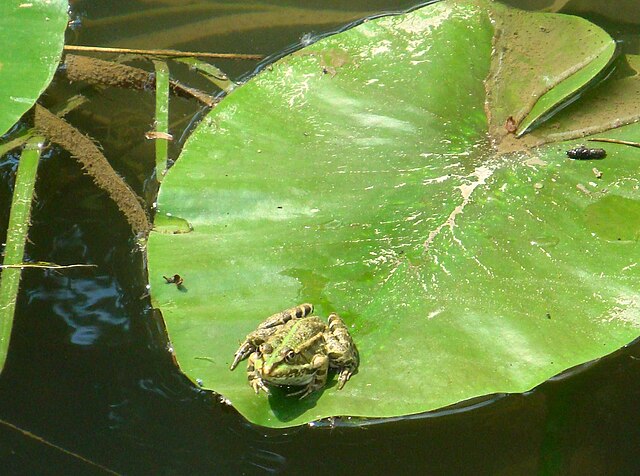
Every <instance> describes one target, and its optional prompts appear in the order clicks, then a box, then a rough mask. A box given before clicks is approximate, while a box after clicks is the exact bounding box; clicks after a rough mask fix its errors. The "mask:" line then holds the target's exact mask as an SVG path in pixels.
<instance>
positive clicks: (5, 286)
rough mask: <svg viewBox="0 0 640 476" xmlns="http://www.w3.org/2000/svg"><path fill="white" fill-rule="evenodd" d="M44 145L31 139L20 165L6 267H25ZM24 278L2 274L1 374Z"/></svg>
mask: <svg viewBox="0 0 640 476" xmlns="http://www.w3.org/2000/svg"><path fill="white" fill-rule="evenodd" d="M43 141H44V139H43V138H42V137H40V136H35V137H32V138H31V139H29V141H28V142H27V144H26V147H25V150H24V151H23V152H22V156H21V157H20V162H19V163H18V170H17V172H16V181H15V185H14V189H13V199H12V201H11V212H10V214H9V225H8V227H7V238H6V243H7V245H6V247H5V249H4V260H3V265H5V266H7V265H14V264H19V263H22V261H23V259H24V246H25V242H26V239H27V234H28V231H29V216H30V214H31V201H32V198H33V190H34V186H35V182H36V174H37V171H38V162H39V160H40V144H42V142H43ZM21 276H22V270H21V269H19V268H9V267H7V268H5V269H3V270H2V273H0V371H1V370H2V368H3V367H4V363H5V361H6V358H7V352H8V349H9V340H10V339H11V328H12V327H13V316H14V313H15V308H16V299H17V296H18V289H19V287H20V278H21Z"/></svg>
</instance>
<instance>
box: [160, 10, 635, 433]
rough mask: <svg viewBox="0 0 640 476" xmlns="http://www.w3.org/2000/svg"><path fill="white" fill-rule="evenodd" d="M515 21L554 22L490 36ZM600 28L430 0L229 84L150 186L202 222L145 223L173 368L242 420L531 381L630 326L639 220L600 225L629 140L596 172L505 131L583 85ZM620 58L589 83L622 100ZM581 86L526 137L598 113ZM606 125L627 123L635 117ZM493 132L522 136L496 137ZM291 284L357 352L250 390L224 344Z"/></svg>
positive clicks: (396, 410) (619, 132)
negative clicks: (300, 382) (303, 380)
mask: <svg viewBox="0 0 640 476" xmlns="http://www.w3.org/2000/svg"><path fill="white" fill-rule="evenodd" d="M512 21H514V22H516V23H515V26H514V25H511V24H510V22H512ZM527 24H530V25H534V26H536V25H543V26H544V27H545V28H548V25H552V26H553V30H552V31H543V30H541V29H540V28H539V27H537V28H532V29H531V30H530V31H528V33H527V36H528V39H527V41H526V42H525V43H523V44H521V45H517V47H516V46H515V45H514V46H513V47H511V48H507V49H501V51H500V55H502V60H501V61H497V60H496V57H495V56H492V51H494V50H495V48H496V45H497V44H499V43H500V41H503V39H504V38H503V39H501V38H500V35H504V34H505V32H507V31H516V30H517V29H518V28H521V27H522V25H527ZM563 32H564V34H563ZM581 32H587V33H589V34H588V35H583V36H581V40H580V42H579V43H580V46H579V47H578V42H577V41H576V35H578V34H581ZM549 35H552V36H553V38H554V41H553V42H552V43H550V44H549V45H545V41H544V38H547V37H549ZM611 43H612V42H611V40H610V39H608V37H607V36H606V34H604V33H603V32H602V31H601V30H599V29H598V28H597V27H596V26H594V25H591V24H589V23H587V22H584V21H583V20H579V19H578V20H576V19H574V18H572V17H568V16H558V17H556V16H547V15H543V16H540V14H531V13H527V14H524V13H521V12H517V13H516V12H513V11H512V10H508V9H506V8H504V7H502V6H499V5H497V4H493V3H490V2H485V1H443V2H440V3H437V4H433V5H429V6H426V7H424V8H421V9H419V10H415V11H412V12H410V13H407V14H404V15H398V16H388V17H383V18H377V19H374V20H371V21H368V22H365V23H362V24H361V25H359V26H357V27H355V28H352V29H350V30H348V31H345V32H343V33H340V34H337V35H334V36H331V37H328V38H325V39H323V40H321V41H319V42H317V43H315V44H313V45H311V46H309V47H307V48H305V49H304V50H301V51H300V52H299V53H297V54H294V55H289V56H287V57H285V58H283V59H281V60H280V61H278V62H277V63H275V64H274V65H273V66H272V67H271V68H267V69H266V70H265V71H264V72H262V73H261V74H259V75H258V76H256V77H255V78H253V79H252V80H250V81H249V82H248V83H246V84H244V85H243V86H241V87H239V88H237V89H235V90H234V91H233V93H231V94H230V95H229V96H228V97H227V98H225V99H224V100H223V101H222V102H221V103H220V104H219V106H218V107H217V108H216V109H214V110H213V111H212V112H211V113H210V115H209V117H208V118H207V120H205V121H203V122H202V123H201V124H200V126H199V127H198V129H197V130H196V131H195V132H194V134H193V136H192V137H191V138H190V139H189V141H188V143H187V144H186V146H185V148H184V150H183V153H182V156H181V158H180V159H179V160H178V161H177V163H176V164H175V165H174V167H173V168H172V169H171V170H169V172H168V173H167V176H166V178H165V180H164V182H163V184H162V187H161V190H160V195H159V198H158V206H159V214H163V213H167V212H168V213H171V214H172V215H174V216H180V217H183V218H184V219H185V220H187V221H188V222H189V223H191V224H192V226H193V231H192V232H191V233H185V234H163V233H156V232H153V233H152V234H151V237H150V239H149V243H148V253H149V276H150V284H151V292H152V299H153V301H154V303H155V305H156V306H158V307H159V308H160V309H161V310H162V313H163V316H164V318H165V321H166V324H167V328H168V331H169V335H170V338H171V341H172V344H173V348H174V349H175V352H176V357H177V360H178V362H179V364H180V367H181V369H182V370H183V371H184V372H185V373H186V374H187V375H188V376H189V377H190V378H192V379H193V380H194V381H195V380H196V379H198V380H201V381H202V383H203V385H204V387H205V388H210V389H214V390H216V391H217V392H219V393H221V394H222V395H223V396H224V397H225V398H226V399H227V400H228V401H230V402H231V403H232V404H233V405H234V407H235V408H236V409H238V411H239V412H241V413H242V414H243V415H244V416H246V417H247V418H248V419H249V420H250V421H252V422H254V423H257V424H260V425H266V426H272V427H284V426H292V425H297V424H301V423H305V422H309V421H312V420H316V419H318V418H323V417H328V416H335V415H351V416H363V417H391V416H397V415H406V414H411V413H418V412H425V411H429V410H433V409H437V408H441V407H444V406H448V405H451V404H454V403H456V402H460V401H464V400H468V399H472V398H474V397H478V396H482V395H488V394H493V393H499V392H522V391H526V390H529V389H531V388H532V387H534V386H536V385H538V384H539V383H541V382H543V381H545V380H546V379H548V378H549V377H551V376H553V375H556V374H557V373H559V372H562V371H563V370H565V369H567V368H569V367H572V366H575V365H578V364H580V363H583V362H586V361H589V360H592V359H595V358H598V357H600V356H602V355H605V354H607V353H609V352H612V351H613V350H615V349H617V348H619V347H620V346H622V345H624V344H626V343H628V342H630V341H631V340H633V339H634V338H635V337H637V335H638V333H639V329H640V304H639V303H640V294H639V293H638V285H637V283H638V282H639V280H638V278H639V277H640V276H639V273H640V272H639V271H638V270H639V268H638V267H637V266H635V261H636V253H631V252H630V251H631V250H632V249H634V247H635V246H636V241H635V240H636V238H635V236H636V235H635V232H636V230H637V228H635V224H634V222H633V220H631V221H629V222H627V223H622V221H621V220H620V223H619V226H620V227H621V228H618V225H616V227H613V228H612V229H611V230H609V229H607V230H605V229H604V228H603V226H604V225H602V220H603V219H604V217H607V216H613V215H615V214H616V213H618V216H621V214H626V213H627V212H629V210H630V209H631V208H633V207H634V206H635V205H631V203H632V202H634V203H635V201H636V200H638V199H639V198H640V197H638V192H637V190H636V188H635V187H636V177H637V175H638V172H639V171H640V170H639V169H640V160H633V157H632V154H633V153H637V152H636V151H633V152H630V149H631V148H629V147H627V148H626V149H625V148H622V147H621V146H617V147H607V152H608V156H607V158H606V159H605V160H602V161H599V162H598V168H599V169H600V170H601V171H602V178H601V179H600V180H598V179H595V178H594V175H593V171H592V169H593V163H592V162H591V163H589V161H572V160H570V159H569V158H567V156H566V153H565V151H566V150H567V149H569V148H571V147H574V146H575V145H577V144H578V143H579V142H578V141H577V140H572V141H568V142H563V143H558V142H555V143H549V144H547V145H544V146H540V147H537V148H535V149H531V148H530V145H529V144H528V143H527V142H526V141H525V140H523V139H520V140H518V139H515V137H514V135H513V134H504V133H499V134H498V133H495V129H496V128H497V127H503V125H504V120H506V117H508V116H513V117H517V118H518V120H519V121H520V122H521V120H520V119H521V118H527V117H528V116H529V115H530V114H531V111H534V109H535V107H536V104H537V103H534V102H532V101H531V100H530V98H531V95H537V96H536V97H540V98H542V96H543V95H544V94H554V91H555V88H556V87H557V88H558V94H557V97H558V98H566V97H567V96H568V95H571V94H572V91H573V90H575V88H576V87H577V88H580V87H582V86H579V85H578V83H581V84H583V83H585V81H586V82H588V81H589V78H588V77H586V76H585V78H583V79H584V81H579V82H576V83H574V82H573V80H572V77H573V75H574V74H577V72H580V71H583V70H585V68H587V69H590V71H591V73H590V74H592V75H593V76H595V75H597V74H598V72H599V71H600V70H601V67H599V66H597V65H598V64H600V65H601V64H604V63H606V62H607V61H608V60H607V61H605V60H603V61H601V62H600V63H598V61H599V59H602V58H604V57H606V56H607V55H608V54H609V51H610V46H611ZM527 44H528V45H529V46H528V47H527ZM540 45H545V46H544V48H545V49H546V50H547V52H548V49H549V47H551V48H552V51H551V52H548V54H549V55H550V56H551V57H553V60H552V61H542V62H538V61H535V62H533V63H532V64H531V67H532V68H533V69H529V68H525V69H526V75H527V78H520V75H521V74H522V72H523V69H522V67H521V66H522V64H524V63H526V60H525V59H522V58H519V59H514V58H511V57H510V54H520V52H521V51H524V50H526V49H527V48H531V49H536V48H537V47H538V46H540ZM334 51H340V52H345V56H346V57H348V58H350V61H348V62H344V63H341V64H340V65H338V66H336V65H334V66H333V67H334V68H335V74H332V73H333V71H324V70H323V68H324V69H325V70H328V67H329V66H330V64H329V63H328V62H327V60H324V64H323V59H322V58H324V57H325V56H326V54H328V53H326V52H334ZM341 54H342V53H341ZM602 55H604V56H602ZM530 57H531V58H534V57H535V58H542V56H539V55H533V54H532V55H531V56H530ZM633 61H634V60H630V61H629V64H632V63H633ZM594 64H595V65H596V66H593V65H594ZM558 65H561V66H562V68H560V69H557V68H556V67H557V66H558ZM496 68H498V69H499V68H502V71H498V70H496ZM505 68H506V69H505ZM511 68H514V70H512V69H511ZM587 76H588V75H587ZM547 77H553V78H556V79H553V80H552V81H548V80H547V79H546V78H547ZM567 81H569V82H571V83H572V84H571V87H566V86H565V84H568V83H566V82H567ZM620 81H625V79H622V78H615V79H609V80H608V81H606V82H605V83H603V84H602V85H600V86H599V87H598V88H597V89H596V90H594V94H598V95H602V97H606V96H609V97H610V98H612V100H614V101H617V99H615V98H614V96H615V97H617V95H618V94H625V95H626V94H627V88H626V86H624V85H623V83H622V82H620ZM505 82H506V83H508V84H505ZM539 84H546V85H547V86H545V88H549V90H548V91H546V92H545V91H543V90H540V89H537V87H538V85H539ZM625 84H626V83H625ZM596 91H597V92H596ZM584 98H586V95H585V96H584V97H581V98H579V99H578V101H576V102H575V103H574V104H572V106H570V107H568V108H566V109H565V110H564V111H563V112H562V113H560V114H558V115H557V116H554V117H553V118H551V119H550V120H549V121H548V123H545V124H544V125H543V126H541V127H539V128H538V129H536V131H537V132H538V133H539V134H540V136H539V137H538V138H536V141H538V142H534V144H533V145H536V144H542V143H544V142H549V140H552V139H550V137H551V132H549V131H550V130H556V129H554V128H561V127H567V125H568V124H570V122H571V121H570V120H569V119H567V118H566V117H565V116H563V115H562V114H568V112H569V111H570V110H571V111H572V114H575V115H576V116H578V115H583V116H584V117H587V116H588V117H590V118H591V121H592V122H591V124H593V125H597V124H599V121H600V120H604V119H603V118H604V117H605V116H606V117H608V116H607V115H606V114H605V116H599V115H598V114H599V113H598V111H593V110H592V109H590V106H589V104H588V101H586V100H585V101H584V103H585V104H587V106H586V109H582V108H581V106H580V105H581V104H582V103H583V99H584ZM552 103H553V104H555V101H551V102H550V103H549V104H552ZM549 104H547V105H545V106H544V108H543V109H545V110H546V109H548V108H549V107H550V106H549ZM487 114H489V117H490V118H491V119H490V120H488V119H487ZM631 119H632V118H630V120H631ZM525 120H526V119H525ZM554 121H555V122H554ZM501 122H502V124H500V123H501ZM554 124H555V125H554ZM545 127H549V128H550V129H545ZM557 132H561V131H557ZM581 134H582V135H583V133H581ZM607 135H608V136H612V137H617V138H624V139H627V140H636V141H637V140H638V139H639V138H640V127H639V125H638V123H637V122H636V123H633V124H629V125H626V126H624V127H619V128H617V129H616V130H611V131H607ZM501 137H502V138H501ZM524 137H527V136H524ZM572 137H573V136H572ZM576 137H577V136H576ZM507 141H513V144H512V145H511V148H510V149H509V150H511V151H513V152H512V153H499V152H498V151H497V150H496V146H499V147H502V145H503V144H504V143H506V142H507ZM500 152H502V150H500ZM594 180H598V181H597V183H596V182H595V181H594ZM609 197H618V198H609ZM611 233H613V234H620V235H621V237H626V238H627V239H626V240H623V241H622V240H621V241H617V240H614V241H612V240H611V239H609V237H610V235H611ZM629 237H631V238H629ZM166 270H172V271H171V272H172V273H179V274H180V275H182V276H188V278H189V292H188V293H180V292H178V291H177V290H176V289H175V287H174V286H167V285H166V284H165V283H164V282H163V281H164V280H163V278H162V274H166V273H167V271H166ZM302 302H312V303H314V304H315V305H316V312H317V314H319V315H320V316H322V317H326V316H327V315H328V314H329V313H330V312H333V311H335V312H338V313H339V314H340V315H341V316H342V317H343V319H344V320H345V322H346V323H347V324H348V325H349V329H350V332H351V334H352V336H353V338H354V340H355V342H356V344H357V346H358V349H359V351H360V357H361V362H360V367H359V373H358V374H357V375H355V376H354V377H353V378H352V379H351V380H350V381H349V383H348V384H347V385H346V386H345V387H344V389H343V390H340V391H338V390H336V389H335V388H331V387H328V388H326V389H324V391H322V392H320V393H318V394H316V395H314V396H313V397H312V398H310V399H309V400H306V399H305V400H302V401H299V400H296V399H287V398H285V397H283V396H281V395H279V394H277V392H276V394H274V396H273V397H272V398H271V399H267V398H266V397H265V396H259V397H257V396H256V395H255V394H254V393H253V392H252V390H251V389H250V388H249V386H248V385H247V382H246V377H245V375H243V372H242V371H238V370H236V372H229V370H228V367H229V364H230V363H231V359H232V356H233V353H234V352H235V350H236V348H237V346H238V344H239V342H240V341H241V340H242V339H243V338H244V336H245V335H246V334H247V333H248V332H250V331H252V330H253V329H255V327H256V326H257V325H258V324H259V323H260V322H261V321H262V320H263V319H264V318H265V317H266V316H268V315H270V314H272V313H274V312H277V311H279V310H281V309H285V308H288V307H291V306H293V305H296V304H299V303H302ZM549 316H552V318H549ZM199 356H212V359H210V360H203V359H200V358H199Z"/></svg>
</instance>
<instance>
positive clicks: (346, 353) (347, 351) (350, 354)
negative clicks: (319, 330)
mask: <svg viewBox="0 0 640 476" xmlns="http://www.w3.org/2000/svg"><path fill="white" fill-rule="evenodd" d="M325 343H326V346H327V354H328V355H329V360H330V362H331V367H333V368H337V369H338V370H339V371H340V374H339V376H338V390H341V389H342V387H344V384H345V383H347V381H348V380H349V379H350V378H351V376H352V375H353V374H354V373H355V372H356V370H357V369H358V365H359V363H360V357H359V355H358V349H357V348H356V346H355V344H354V343H353V339H352V338H351V334H349V330H348V329H347V326H346V325H345V323H344V321H343V320H342V319H341V318H340V316H338V315H337V314H336V313H335V312H333V313H331V315H330V316H329V332H327V334H326V335H325Z"/></svg>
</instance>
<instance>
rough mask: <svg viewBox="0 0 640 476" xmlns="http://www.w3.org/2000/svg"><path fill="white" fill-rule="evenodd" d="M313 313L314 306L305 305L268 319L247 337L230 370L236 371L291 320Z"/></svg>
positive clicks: (237, 351) (235, 355)
mask: <svg viewBox="0 0 640 476" xmlns="http://www.w3.org/2000/svg"><path fill="white" fill-rule="evenodd" d="M312 312H313V304H309V303H305V304H300V305H299V306H296V307H292V308H290V309H286V310H284V311H281V312H278V313H276V314H273V315H271V316H269V317H267V318H266V319H265V320H264V321H262V323H260V325H259V326H258V328H257V329H256V330H255V331H253V332H251V333H250V334H248V335H247V337H246V338H245V340H244V342H243V343H242V344H240V347H238V350H236V353H235V354H234V357H233V362H232V363H231V366H230V369H231V370H234V369H235V368H236V367H237V366H238V364H239V363H240V362H241V361H243V360H244V359H246V358H247V357H248V356H249V354H251V352H255V351H256V350H257V349H258V347H259V346H260V344H263V343H264V342H265V341H266V340H267V338H268V337H270V336H271V335H273V334H275V333H276V332H277V331H278V329H279V328H280V327H282V326H283V325H285V324H286V323H287V322H289V321H290V320H291V319H302V318H303V317H307V316H308V315H309V314H311V313H312Z"/></svg>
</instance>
